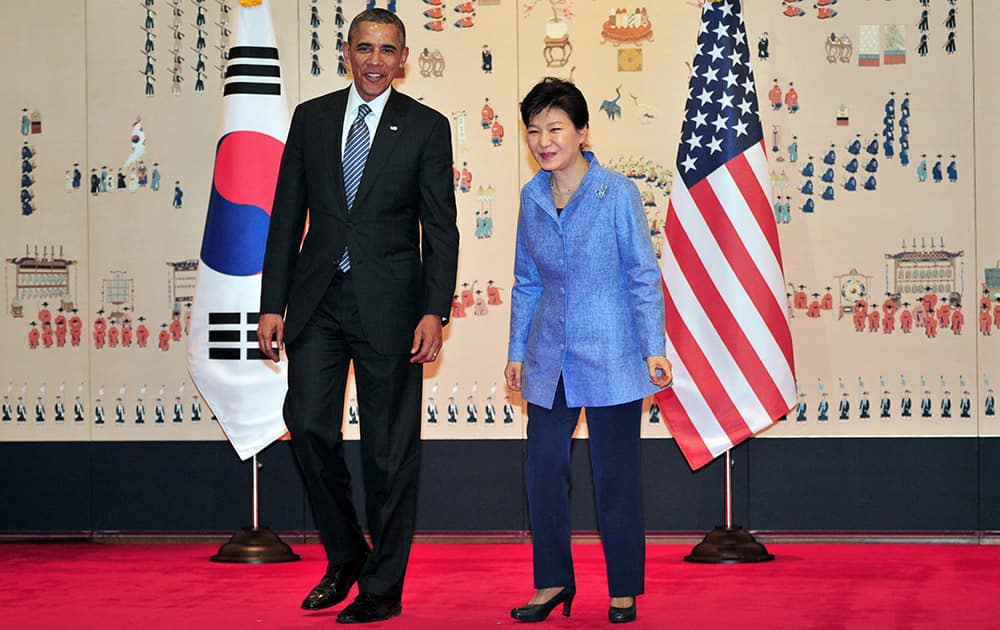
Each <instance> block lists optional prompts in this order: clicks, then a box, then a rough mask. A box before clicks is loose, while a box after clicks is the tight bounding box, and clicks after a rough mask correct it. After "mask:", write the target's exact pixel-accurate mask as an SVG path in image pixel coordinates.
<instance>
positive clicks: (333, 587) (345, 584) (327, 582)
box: [302, 554, 368, 610]
mask: <svg viewBox="0 0 1000 630" xmlns="http://www.w3.org/2000/svg"><path fill="white" fill-rule="evenodd" d="M367 558H368V554H365V555H363V556H361V557H360V558H358V559H357V560H352V561H351V562H345V563H344V564H338V565H337V566H335V567H333V570H332V571H330V572H328V573H327V574H326V575H324V576H323V579H322V580H320V582H319V584H317V585H316V586H314V587H313V589H312V590H311V591H309V594H308V595H306V598H305V599H303V600H302V608H303V610H323V609H324V608H329V607H330V606H335V605H337V604H339V603H340V602H342V601H344V600H345V599H347V594H348V593H350V592H351V587H352V586H354V583H355V582H357V581H358V574H360V573H361V567H363V566H364V564H365V560H366V559H367Z"/></svg>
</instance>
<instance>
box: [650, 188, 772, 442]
mask: <svg viewBox="0 0 1000 630" xmlns="http://www.w3.org/2000/svg"><path fill="white" fill-rule="evenodd" d="M707 181H708V180H704V181H702V182H699V183H698V184H696V185H695V187H694V188H693V189H691V191H690V192H691V198H692V199H693V200H694V202H695V204H696V205H697V206H698V208H699V209H700V210H701V211H702V213H703V215H704V216H705V221H706V223H707V224H708V225H709V227H710V229H711V231H712V233H713V235H715V238H716V240H719V241H720V243H727V244H728V245H729V247H725V246H724V247H723V254H725V255H726V258H727V260H728V261H729V264H730V266H731V267H732V268H733V271H734V273H736V275H737V277H738V278H739V279H740V281H741V283H742V284H743V286H744V288H746V285H747V284H748V280H749V281H750V283H751V284H756V285H758V286H756V287H755V288H754V291H757V292H760V291H761V286H759V285H763V290H764V291H766V295H765V296H764V298H765V299H768V300H769V301H770V302H771V303H774V299H773V297H772V294H771V292H770V290H768V289H767V286H766V283H765V282H764V281H763V278H761V277H760V274H759V273H758V272H757V267H756V265H754V264H753V259H752V258H750V256H749V254H748V253H747V251H746V248H745V247H743V241H741V240H740V238H739V235H738V234H737V233H736V230H735V229H734V228H733V225H732V223H730V221H729V217H728V216H726V213H725V210H723V209H722V206H721V205H720V204H719V200H718V199H717V198H716V196H715V193H714V192H713V191H712V189H711V186H709V185H707ZM664 229H665V233H666V236H667V240H668V241H669V243H670V248H671V250H673V252H674V256H675V257H676V259H677V262H678V264H679V265H680V266H681V270H682V271H683V273H684V276H685V277H686V278H687V281H688V285H690V287H691V290H692V291H693V292H694V294H695V297H696V298H697V299H698V303H699V304H700V305H701V308H702V310H703V311H704V312H705V315H706V316H707V317H708V319H709V320H710V321H711V322H712V325H713V326H714V327H715V330H716V332H717V333H718V335H719V337H720V338H721V339H722V342H723V344H725V346H726V348H727V349H728V350H729V352H730V354H732V356H733V360H734V361H736V364H737V366H738V368H739V370H740V371H741V372H742V373H743V376H744V377H745V378H746V380H747V382H748V383H749V384H750V388H751V389H752V390H753V392H754V394H755V395H756V396H757V398H758V399H759V400H760V401H761V404H762V405H763V406H764V407H765V408H767V409H771V408H772V405H774V404H775V403H776V402H777V403H780V404H779V406H781V407H784V406H785V403H784V397H783V396H782V395H781V391H780V390H779V388H778V386H777V384H776V383H775V382H774V378H773V377H772V376H771V373H770V372H769V371H768V369H767V367H766V366H765V365H764V362H763V361H761V359H760V355H758V354H757V351H756V350H755V349H754V347H753V345H752V344H751V343H750V340H749V339H748V338H747V336H746V332H745V331H744V330H743V326H742V325H741V324H740V322H739V320H737V318H736V316H735V315H734V314H733V312H732V310H731V309H730V308H729V304H727V303H726V301H725V300H724V299H723V297H722V294H720V293H719V290H718V288H717V287H716V284H715V280H714V279H713V278H712V275H711V274H710V273H709V272H708V270H707V269H706V268H705V266H704V264H703V263H702V261H701V258H700V257H699V256H698V252H697V251H696V250H695V247H694V245H693V244H692V243H691V241H690V239H689V238H688V236H687V233H686V232H685V231H684V229H683V227H681V225H680V222H679V220H678V219H677V213H676V212H670V211H669V210H668V215H667V222H666V225H665V228H664ZM721 239H729V240H721ZM730 254H733V255H730ZM737 254H738V255H737ZM734 258H735V260H734ZM741 271H742V273H741ZM755 281H756V282H755ZM747 292H748V293H751V300H753V302H754V304H755V305H757V308H758V309H760V305H759V301H760V300H759V299H754V296H753V295H752V291H751V290H748V291H747ZM778 314H779V316H780V315H781V312H780V311H779V313H778ZM750 316H751V317H753V316H754V314H751V315H750ZM672 339H673V337H671V340H672ZM678 352H681V350H680V348H678ZM681 354H682V356H683V353H681ZM685 363H687V361H686V360H685ZM722 378H723V379H725V378H726V375H725V374H723V375H722ZM726 432H727V433H728V432H729V429H728V428H727V429H726Z"/></svg>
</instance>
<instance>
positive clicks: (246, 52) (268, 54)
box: [228, 46, 278, 59]
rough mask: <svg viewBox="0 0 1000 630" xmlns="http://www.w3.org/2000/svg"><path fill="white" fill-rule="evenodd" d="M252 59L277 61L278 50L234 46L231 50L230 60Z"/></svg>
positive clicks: (265, 47)
mask: <svg viewBox="0 0 1000 630" xmlns="http://www.w3.org/2000/svg"><path fill="white" fill-rule="evenodd" d="M238 57H251V58H253V59H277V58H278V49H277V48H275V47H274V46H233V47H232V48H230V49H229V55H228V58H229V59H236V58H238Z"/></svg>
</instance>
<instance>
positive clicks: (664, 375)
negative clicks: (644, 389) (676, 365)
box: [646, 356, 674, 389]
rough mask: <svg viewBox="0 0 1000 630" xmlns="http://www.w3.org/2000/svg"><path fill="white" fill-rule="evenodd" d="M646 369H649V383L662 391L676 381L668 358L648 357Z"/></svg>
mask: <svg viewBox="0 0 1000 630" xmlns="http://www.w3.org/2000/svg"><path fill="white" fill-rule="evenodd" d="M646 367H647V368H648V369H649V382H650V383H652V384H653V385H656V386H657V387H659V388H661V389H662V388H664V387H666V386H667V385H670V384H671V383H672V382H673V381H674V372H673V368H672V367H671V365H670V360H669V359H667V357H664V356H655V357H646Z"/></svg>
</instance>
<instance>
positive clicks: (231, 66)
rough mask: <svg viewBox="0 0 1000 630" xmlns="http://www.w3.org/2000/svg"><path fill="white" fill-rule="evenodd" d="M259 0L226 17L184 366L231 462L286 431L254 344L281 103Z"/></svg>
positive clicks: (277, 387) (279, 375) (284, 119)
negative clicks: (217, 118)
mask: <svg viewBox="0 0 1000 630" xmlns="http://www.w3.org/2000/svg"><path fill="white" fill-rule="evenodd" d="M270 11H271V9H270V5H269V3H268V0H262V1H258V0H248V1H244V2H241V3H240V8H239V9H238V10H237V11H236V12H234V16H235V20H234V22H235V23H234V28H233V39H232V44H231V47H230V48H229V51H228V62H227V64H226V70H225V78H224V83H223V85H224V87H223V101H222V103H223V104H222V125H221V130H220V133H219V142H218V145H217V147H216V154H215V169H214V173H213V177H212V191H211V197H210V200H209V204H208V212H207V215H206V217H205V232H204V236H203V238H202V246H201V257H200V261H199V265H198V286H197V289H196V292H195V299H194V304H193V306H192V317H191V330H190V339H189V341H188V370H189V371H190V373H191V377H192V379H193V380H194V383H195V385H196V386H197V387H198V389H199V391H200V392H201V394H202V397H203V398H204V399H205V401H206V402H207V403H208V405H209V407H211V409H212V412H213V413H214V414H215V416H216V417H217V418H218V421H219V424H220V425H221V426H222V429H223V431H225V433H226V436H227V437H228V438H229V441H230V442H231V443H232V445H233V448H234V449H236V452H237V454H238V455H239V457H240V459H247V458H249V457H252V456H254V455H256V454H257V453H259V452H260V451H261V450H263V449H264V448H265V447H266V446H267V445H269V444H270V443H271V442H273V441H274V440H276V439H278V438H280V437H281V436H282V435H284V434H285V433H286V429H285V425H284V421H283V420H282V414H281V408H282V403H283V400H284V394H285V390H286V383H287V379H286V374H285V366H284V364H279V363H273V362H272V361H270V360H269V359H267V358H266V357H265V356H263V355H262V354H261V353H260V351H259V350H258V348H257V340H256V329H257V320H258V317H259V313H258V311H259V307H260V277H261V276H260V273H261V268H262V266H263V260H264V245H265V243H266V240H267V231H268V226H269V225H270V219H271V203H272V201H273V199H274V189H275V185H276V183H277V179H278V167H279V164H280V160H281V152H282V150H283V149H284V143H285V138H286V136H287V135H288V105H287V103H286V101H285V88H284V81H283V80H282V76H281V64H280V62H279V59H278V48H277V45H276V42H275V37H274V26H273V24H272V22H271V13H270Z"/></svg>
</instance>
